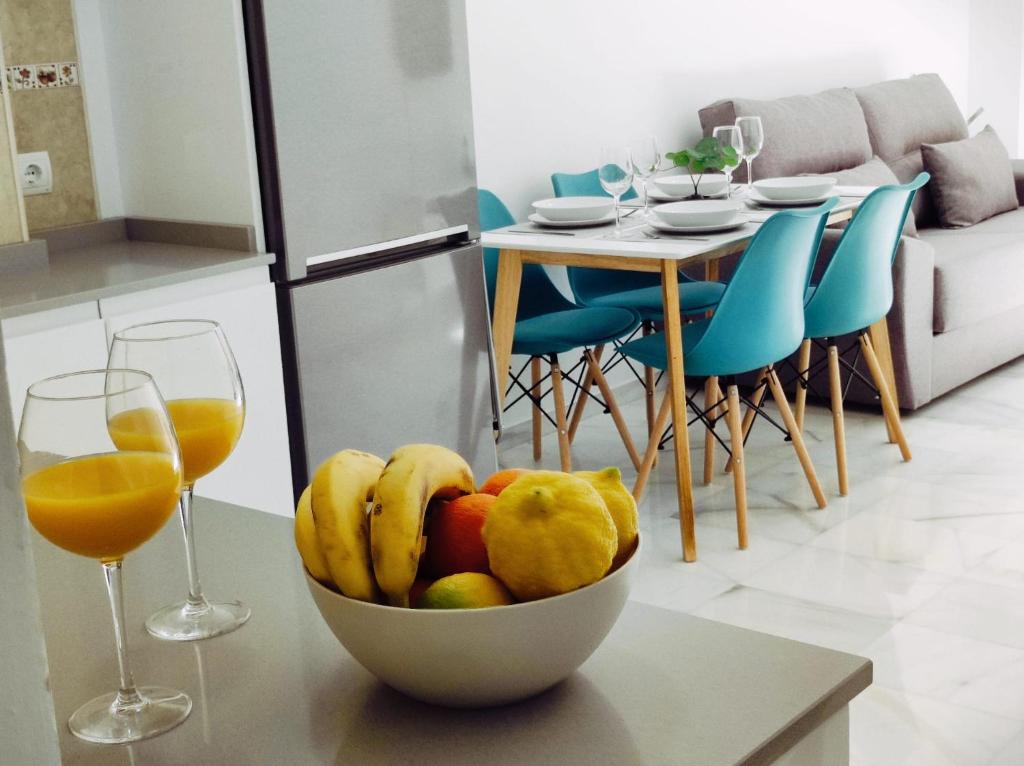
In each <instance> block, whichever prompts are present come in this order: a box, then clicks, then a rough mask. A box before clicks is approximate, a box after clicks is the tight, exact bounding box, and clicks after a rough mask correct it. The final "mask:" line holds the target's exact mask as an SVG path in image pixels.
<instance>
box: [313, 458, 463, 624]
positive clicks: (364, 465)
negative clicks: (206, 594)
mask: <svg viewBox="0 0 1024 766" xmlns="http://www.w3.org/2000/svg"><path fill="white" fill-rule="evenodd" d="M473 489H474V484H473V473H472V471H471V470H470V468H469V466H468V465H467V464H466V461H465V460H463V459H462V458H461V457H460V456H459V455H457V454H456V453H454V452H452V451H451V450H449V449H447V448H445V447H440V446H437V445H435V444H409V445H406V446H404V447H400V448H398V449H397V450H395V452H394V454H392V455H391V459H390V460H388V462H387V464H385V463H384V461H383V460H381V459H380V458H379V457H377V456H376V455H371V454H369V453H367V452H359V451H357V450H342V451H341V452H339V453H338V454H336V455H334V456H333V457H331V458H329V459H328V460H327V461H325V462H324V463H323V465H321V466H320V467H319V468H318V469H317V471H316V473H315V474H314V475H313V482H312V484H310V486H309V487H308V488H307V489H306V491H305V492H303V493H302V497H301V498H300V499H299V505H298V508H297V509H296V514H295V545H296V547H297V548H298V549H299V554H300V555H301V556H302V561H303V563H304V564H305V565H306V569H307V570H308V571H309V573H310V574H311V575H312V576H313V577H314V578H316V579H317V580H319V581H320V582H322V583H324V584H325V585H328V586H330V585H334V586H336V587H337V588H338V590H340V591H341V592H342V593H343V594H344V595H346V596H348V597H349V598H355V599H359V600H361V601H377V600H378V595H379V592H380V591H383V593H384V595H385V596H386V597H387V601H388V603H390V604H392V605H394V606H408V605H409V589H410V588H411V587H412V584H413V581H414V580H415V579H416V569H417V567H418V566H419V559H420V554H421V552H422V549H423V540H422V538H423V519H424V516H425V515H426V512H427V507H428V505H429V503H430V501H431V500H432V499H433V498H435V497H438V498H448V499H450V498H452V497H456V496H458V495H465V494H469V493H471V492H473ZM370 501H372V503H373V505H372V511H371V512H370V514H369V515H367V503H368V502H370Z"/></svg>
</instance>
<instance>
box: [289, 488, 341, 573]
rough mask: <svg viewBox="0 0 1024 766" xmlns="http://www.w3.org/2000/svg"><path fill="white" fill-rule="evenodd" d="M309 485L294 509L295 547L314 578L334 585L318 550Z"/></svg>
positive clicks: (318, 543)
mask: <svg viewBox="0 0 1024 766" xmlns="http://www.w3.org/2000/svg"><path fill="white" fill-rule="evenodd" d="M309 494H310V490H309V487H306V488H305V489H304V490H303V491H302V495H301V496H300V497H299V505H298V507H297V508H296V509H295V547H296V548H298V549H299V555H300V556H302V563H303V564H305V565H306V569H308V570H309V573H310V574H311V575H313V578H314V579H315V580H318V581H319V582H321V583H323V584H324V585H328V586H330V587H332V588H333V587H335V586H334V580H332V579H331V572H330V570H328V569H327V560H326V559H325V558H324V554H323V551H321V550H320V540H319V539H318V538H317V536H316V525H315V524H314V523H313V508H312V506H310V504H309Z"/></svg>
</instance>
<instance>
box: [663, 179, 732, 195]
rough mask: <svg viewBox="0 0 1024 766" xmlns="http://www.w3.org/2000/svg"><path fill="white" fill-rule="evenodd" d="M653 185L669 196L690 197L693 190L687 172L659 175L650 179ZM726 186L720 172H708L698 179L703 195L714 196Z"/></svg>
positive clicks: (722, 191)
mask: <svg viewBox="0 0 1024 766" xmlns="http://www.w3.org/2000/svg"><path fill="white" fill-rule="evenodd" d="M652 180H653V181H654V185H655V186H657V187H658V189H659V190H660V191H661V192H662V194H667V195H668V196H670V197H692V196H693V194H694V193H695V192H694V188H693V179H691V178H690V176H689V175H687V174H685V173H684V174H682V175H674V176H659V177H657V178H654V179H652ZM727 186H728V183H727V182H726V180H725V176H724V175H722V174H721V173H709V174H706V175H704V176H702V177H701V179H700V193H701V196H704V197H714V196H715V195H717V194H724V193H725V190H726V188H727Z"/></svg>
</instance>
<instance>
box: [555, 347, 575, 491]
mask: <svg viewBox="0 0 1024 766" xmlns="http://www.w3.org/2000/svg"><path fill="white" fill-rule="evenodd" d="M551 390H552V392H553V393H554V395H555V422H556V423H557V424H558V456H559V459H560V460H561V464H562V470H563V471H571V470H572V456H571V455H570V454H569V426H568V424H567V423H566V418H565V389H564V388H562V370H561V368H560V367H559V366H558V355H557V354H552V355H551Z"/></svg>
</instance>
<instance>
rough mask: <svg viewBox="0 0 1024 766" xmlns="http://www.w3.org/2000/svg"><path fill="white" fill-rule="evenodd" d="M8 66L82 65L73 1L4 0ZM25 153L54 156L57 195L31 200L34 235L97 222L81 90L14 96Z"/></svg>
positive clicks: (0, 23)
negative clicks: (38, 232)
mask: <svg viewBox="0 0 1024 766" xmlns="http://www.w3.org/2000/svg"><path fill="white" fill-rule="evenodd" d="M0 36H2V38H3V41H4V59H5V60H6V64H7V66H12V65H15V64H37V63H42V62H61V61H77V59H78V51H77V46H76V43H75V27H74V17H73V14H72V10H71V0H0ZM10 98H11V109H12V111H13V114H14V132H15V135H16V137H17V142H18V151H19V152H34V151H48V152H49V153H50V164H51V166H52V168H53V182H54V183H53V192H52V193H50V194H40V195H35V196H31V197H26V198H25V215H26V217H27V218H28V227H29V229H30V230H31V231H36V230H39V229H49V228H52V227H54V226H67V225H70V224H75V223H83V222H86V221H94V220H96V193H95V187H94V183H93V173H92V160H91V158H90V153H89V137H88V132H87V130H86V122H85V107H84V103H83V98H82V88H81V87H79V86H77V85H76V86H71V87H59V88H37V89H31V90H14V91H12V92H11V94H10Z"/></svg>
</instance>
